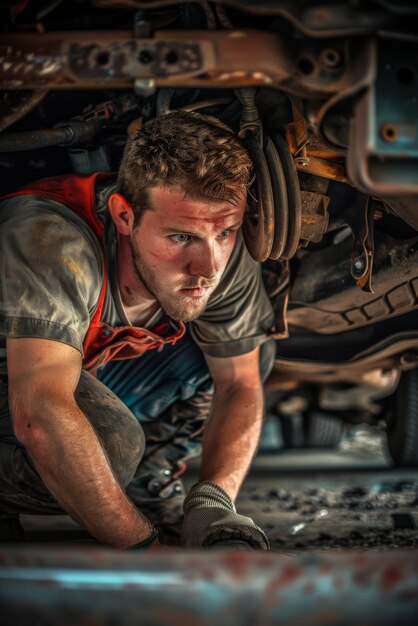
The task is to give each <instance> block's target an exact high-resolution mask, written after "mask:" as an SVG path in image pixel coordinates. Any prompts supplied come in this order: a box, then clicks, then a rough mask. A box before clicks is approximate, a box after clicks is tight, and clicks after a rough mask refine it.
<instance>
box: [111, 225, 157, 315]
mask: <svg viewBox="0 0 418 626" xmlns="http://www.w3.org/2000/svg"><path fill="white" fill-rule="evenodd" d="M117 263H118V285H119V292H120V297H121V301H122V305H123V308H124V311H125V314H126V317H127V318H128V320H129V322H130V323H131V324H133V325H134V326H145V325H146V324H147V322H148V321H149V320H150V319H151V318H152V317H153V315H155V313H156V312H157V311H158V309H159V308H160V307H159V304H158V302H157V300H156V299H155V298H154V296H153V295H152V294H151V293H150V292H149V291H148V289H147V288H146V287H145V286H144V284H143V283H142V281H141V280H140V279H139V277H138V274H137V273H136V271H135V265H134V263H133V258H132V249H131V246H130V242H129V239H128V237H118V254H117Z"/></svg>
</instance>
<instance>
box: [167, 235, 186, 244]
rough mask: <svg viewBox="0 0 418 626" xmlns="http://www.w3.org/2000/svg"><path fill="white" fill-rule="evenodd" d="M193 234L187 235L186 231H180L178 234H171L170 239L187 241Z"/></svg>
mask: <svg viewBox="0 0 418 626" xmlns="http://www.w3.org/2000/svg"><path fill="white" fill-rule="evenodd" d="M190 238H191V236H190V235H186V234H185V233H178V234H177V235H170V239H172V240H173V241H177V243H186V242H187V241H190Z"/></svg>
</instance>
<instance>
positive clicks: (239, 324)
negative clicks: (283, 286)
mask: <svg viewBox="0 0 418 626" xmlns="http://www.w3.org/2000/svg"><path fill="white" fill-rule="evenodd" d="M110 191H111V189H109V188H107V189H106V188H105V189H102V190H101V192H100V193H99V194H98V198H97V203H98V214H99V216H100V217H101V219H103V221H104V224H105V243H106V245H105V248H106V256H107V262H108V267H109V285H110V289H108V291H107V295H106V302H105V307H104V312H103V317H102V321H104V322H105V323H106V324H109V325H111V326H121V325H129V323H130V322H129V320H128V319H127V317H126V314H125V312H124V309H123V305H122V302H121V297H120V292H119V288H118V284H117V265H116V258H117V249H116V245H117V244H116V236H115V230H114V226H113V222H112V220H111V218H110V216H109V214H108V212H107V210H106V199H107V197H108V195H109V193H110ZM0 272H1V276H0V290H1V293H0V296H1V301H0V374H1V373H4V372H5V371H6V360H5V359H6V351H5V337H6V336H13V337H40V338H44V339H52V340H56V341H61V342H64V343H66V344H69V345H71V346H73V347H74V348H76V349H77V350H79V351H80V352H81V354H83V340H84V337H85V335H86V333H87V329H88V326H89V322H90V319H91V317H92V315H93V313H94V310H95V308H96V305H97V301H98V297H99V293H100V288H101V284H102V276H103V259H102V253H101V250H100V246H99V244H98V241H97V239H96V237H95V235H94V234H93V233H92V232H91V231H90V229H89V227H88V226H87V225H86V224H85V223H84V222H83V221H82V220H81V219H80V218H79V217H77V216H76V215H75V214H74V213H73V212H72V211H71V210H69V209H68V208H67V207H65V206H63V205H61V204H60V203H57V202H54V201H52V200H46V199H43V198H41V197H36V196H30V195H24V196H18V197H15V198H11V199H8V200H4V201H3V202H2V203H0ZM162 315H163V312H162V311H161V310H160V311H158V312H157V313H156V314H155V315H154V316H153V317H152V319H150V320H149V321H148V323H147V327H148V328H152V327H153V326H154V325H155V324H156V323H157V322H158V320H159V319H160V317H161V316H162ZM272 324H273V313H272V309H271V305H270V302H269V300H268V298H267V295H266V293H265V290H264V287H263V284H262V281H261V269H260V265H259V264H258V263H256V262H255V261H253V260H252V259H251V257H250V255H249V254H248V252H247V250H246V248H245V245H244V242H243V239H242V236H241V235H239V237H238V239H237V243H236V245H235V247H234V250H233V253H232V255H231V258H230V260H229V262H228V264H227V267H226V268H225V271H224V273H223V275H222V278H221V281H220V284H219V285H218V287H217V288H216V290H215V291H214V292H213V294H212V295H211V297H210V299H209V302H208V305H207V308H206V310H205V311H204V312H203V313H202V315H201V316H200V317H199V318H198V319H197V320H194V321H193V322H191V323H190V324H189V328H190V330H191V333H192V335H193V338H194V340H195V341H196V343H197V344H198V345H199V346H200V347H201V348H202V350H203V351H204V352H206V353H207V354H208V355H211V356H215V357H228V356H235V355H239V354H244V353H246V352H249V351H251V350H252V349H253V348H255V347H256V346H257V345H259V344H261V343H262V342H264V341H265V340H266V339H267V336H268V332H269V330H270V328H271V326H272Z"/></svg>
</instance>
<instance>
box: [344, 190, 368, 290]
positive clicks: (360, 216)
mask: <svg viewBox="0 0 418 626" xmlns="http://www.w3.org/2000/svg"><path fill="white" fill-rule="evenodd" d="M347 222H348V224H349V226H350V228H351V230H352V233H353V237H354V244H353V251H352V254H351V275H352V277H353V278H354V280H355V281H356V283H357V285H358V286H359V287H360V289H362V290H363V291H366V292H368V293H374V292H373V289H372V269H373V258H374V238H373V208H372V202H371V201H370V198H369V196H365V195H364V194H356V198H355V202H354V204H353V205H352V207H351V210H350V211H349V214H348V218H347Z"/></svg>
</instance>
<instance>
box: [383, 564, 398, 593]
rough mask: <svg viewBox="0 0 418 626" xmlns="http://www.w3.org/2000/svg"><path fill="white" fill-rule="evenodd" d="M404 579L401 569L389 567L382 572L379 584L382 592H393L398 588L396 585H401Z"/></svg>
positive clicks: (393, 566)
mask: <svg viewBox="0 0 418 626" xmlns="http://www.w3.org/2000/svg"><path fill="white" fill-rule="evenodd" d="M403 579H404V574H403V572H402V571H401V570H400V569H399V567H396V566H395V565H389V566H388V567H386V568H385V569H384V570H383V572H382V576H381V578H380V584H379V587H380V590H381V591H392V589H393V588H394V587H396V585H397V584H398V583H400V582H401V581H402V580H403Z"/></svg>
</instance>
